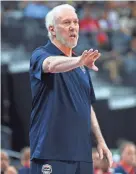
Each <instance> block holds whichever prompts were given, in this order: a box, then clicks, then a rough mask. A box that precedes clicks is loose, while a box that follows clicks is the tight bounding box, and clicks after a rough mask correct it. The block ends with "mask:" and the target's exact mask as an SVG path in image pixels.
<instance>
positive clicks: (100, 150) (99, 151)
mask: <svg viewBox="0 0 136 174" xmlns="http://www.w3.org/2000/svg"><path fill="white" fill-rule="evenodd" d="M98 153H99V157H100V159H103V150H102V149H101V148H98Z"/></svg>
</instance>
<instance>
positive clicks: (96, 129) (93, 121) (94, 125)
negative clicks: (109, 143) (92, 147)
mask: <svg viewBox="0 0 136 174" xmlns="http://www.w3.org/2000/svg"><path fill="white" fill-rule="evenodd" d="M91 127H92V132H93V133H94V135H95V138H96V140H97V143H101V142H105V141H104V138H103V136H102V133H101V130H100V126H99V123H98V121H97V118H96V114H95V112H94V109H93V107H92V106H91Z"/></svg>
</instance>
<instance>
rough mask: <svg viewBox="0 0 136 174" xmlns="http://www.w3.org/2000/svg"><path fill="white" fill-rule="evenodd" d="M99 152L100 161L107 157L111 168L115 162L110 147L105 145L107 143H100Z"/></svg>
mask: <svg viewBox="0 0 136 174" xmlns="http://www.w3.org/2000/svg"><path fill="white" fill-rule="evenodd" d="M97 151H98V153H99V156H100V159H103V157H104V156H105V157H106V158H107V161H108V163H109V167H111V166H112V163H113V161H112V153H111V152H110V150H109V149H108V147H107V145H106V144H105V142H100V143H98V145H97Z"/></svg>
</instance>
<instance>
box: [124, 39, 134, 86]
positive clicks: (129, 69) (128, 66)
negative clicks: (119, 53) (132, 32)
mask: <svg viewBox="0 0 136 174" xmlns="http://www.w3.org/2000/svg"><path fill="white" fill-rule="evenodd" d="M123 62H124V71H125V73H126V75H127V76H128V80H129V83H131V84H132V85H136V78H135V73H136V37H135V38H133V39H132V40H131V43H130V50H129V51H128V53H127V54H126V56H124V59H123ZM125 77H126V76H125Z"/></svg>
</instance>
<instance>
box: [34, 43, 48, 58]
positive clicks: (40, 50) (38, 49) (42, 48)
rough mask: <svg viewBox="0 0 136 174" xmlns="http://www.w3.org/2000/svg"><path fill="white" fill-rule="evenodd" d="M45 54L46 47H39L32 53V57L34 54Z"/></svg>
mask: <svg viewBox="0 0 136 174" xmlns="http://www.w3.org/2000/svg"><path fill="white" fill-rule="evenodd" d="M45 52H46V45H45V46H40V47H37V48H35V50H34V51H33V52H32V56H34V55H36V54H41V53H45Z"/></svg>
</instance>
